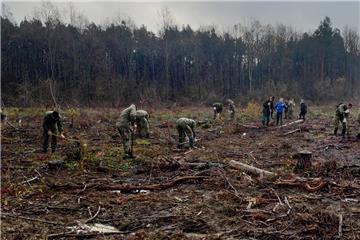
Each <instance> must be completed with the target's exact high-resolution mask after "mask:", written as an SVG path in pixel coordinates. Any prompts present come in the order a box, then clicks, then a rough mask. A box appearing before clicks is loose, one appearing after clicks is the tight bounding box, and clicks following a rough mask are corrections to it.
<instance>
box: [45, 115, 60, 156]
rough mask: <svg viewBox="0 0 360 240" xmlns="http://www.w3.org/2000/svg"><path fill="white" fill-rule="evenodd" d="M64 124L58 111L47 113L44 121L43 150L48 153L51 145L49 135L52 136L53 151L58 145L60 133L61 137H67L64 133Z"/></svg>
mask: <svg viewBox="0 0 360 240" xmlns="http://www.w3.org/2000/svg"><path fill="white" fill-rule="evenodd" d="M62 132H63V125H62V122H61V119H60V115H59V113H58V112H57V111H48V112H46V113H45V117H44V121H43V151H44V153H47V149H48V147H49V137H50V136H51V152H53V153H54V152H55V150H56V146H57V138H58V136H59V135H58V134H60V137H61V138H65V136H64V135H63V133H62Z"/></svg>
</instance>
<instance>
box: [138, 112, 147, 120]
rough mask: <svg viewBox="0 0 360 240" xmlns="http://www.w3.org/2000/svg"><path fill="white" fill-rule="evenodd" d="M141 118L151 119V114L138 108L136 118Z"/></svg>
mask: <svg viewBox="0 0 360 240" xmlns="http://www.w3.org/2000/svg"><path fill="white" fill-rule="evenodd" d="M141 118H145V119H146V120H148V119H149V114H148V112H147V111H145V110H137V111H136V119H137V120H139V119H141Z"/></svg>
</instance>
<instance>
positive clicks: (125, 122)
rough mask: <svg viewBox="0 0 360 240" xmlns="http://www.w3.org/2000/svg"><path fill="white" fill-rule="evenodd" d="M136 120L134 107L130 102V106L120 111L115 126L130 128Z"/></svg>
mask: <svg viewBox="0 0 360 240" xmlns="http://www.w3.org/2000/svg"><path fill="white" fill-rule="evenodd" d="M135 120H136V107H135V105H134V104H131V105H130V107H128V108H125V109H124V110H122V111H121V114H120V117H119V119H118V121H117V122H116V127H121V128H130V127H131V125H133V124H134V122H135Z"/></svg>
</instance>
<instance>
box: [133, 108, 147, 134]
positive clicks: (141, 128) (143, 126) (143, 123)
mask: <svg viewBox="0 0 360 240" xmlns="http://www.w3.org/2000/svg"><path fill="white" fill-rule="evenodd" d="M149 117H150V116H149V114H148V113H147V112H146V111H145V110H137V111H136V125H137V126H138V135H139V136H140V137H146V138H148V137H149Z"/></svg>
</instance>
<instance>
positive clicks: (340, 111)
mask: <svg viewBox="0 0 360 240" xmlns="http://www.w3.org/2000/svg"><path fill="white" fill-rule="evenodd" d="M349 114H350V111H349V109H348V107H347V105H346V104H345V103H341V104H339V105H338V106H337V108H336V115H337V116H338V117H340V118H344V117H348V116H349Z"/></svg>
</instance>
